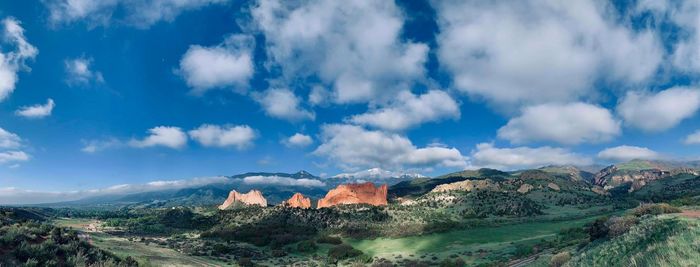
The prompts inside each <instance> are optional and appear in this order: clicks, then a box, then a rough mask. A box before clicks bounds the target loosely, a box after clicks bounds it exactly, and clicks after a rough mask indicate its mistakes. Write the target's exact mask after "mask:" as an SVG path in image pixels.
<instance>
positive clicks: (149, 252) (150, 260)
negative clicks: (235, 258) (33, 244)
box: [54, 219, 233, 266]
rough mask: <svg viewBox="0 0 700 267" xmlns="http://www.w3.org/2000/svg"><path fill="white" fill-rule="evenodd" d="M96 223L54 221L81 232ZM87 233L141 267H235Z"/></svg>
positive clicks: (66, 220) (78, 220)
mask: <svg viewBox="0 0 700 267" xmlns="http://www.w3.org/2000/svg"><path fill="white" fill-rule="evenodd" d="M94 222H95V221H94V220H89V219H58V220H55V221H54V223H55V224H56V225H58V226H63V227H71V228H73V229H76V230H80V231H86V229H87V228H86V226H87V225H89V224H91V223H94ZM86 233H87V234H89V236H90V239H91V240H90V241H91V243H92V244H93V245H95V246H96V247H98V248H101V249H104V250H106V251H109V252H111V253H114V254H115V255H117V256H119V257H123V258H125V257H127V256H131V257H132V258H134V259H136V260H137V261H138V262H139V264H140V265H141V266H233V265H232V264H233V263H226V262H219V261H212V260H210V259H207V258H203V257H195V256H189V255H186V254H183V253H180V252H178V251H175V250H173V249H170V248H166V247H161V246H158V245H156V244H149V245H146V244H144V243H140V242H136V241H129V240H128V239H126V238H123V237H118V236H113V235H110V234H107V233H104V232H100V231H96V232H86Z"/></svg>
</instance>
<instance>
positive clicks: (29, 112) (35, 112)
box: [15, 98, 56, 119]
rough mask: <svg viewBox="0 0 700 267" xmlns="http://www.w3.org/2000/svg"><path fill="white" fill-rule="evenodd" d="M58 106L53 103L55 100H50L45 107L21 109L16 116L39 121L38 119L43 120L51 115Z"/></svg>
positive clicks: (37, 106)
mask: <svg viewBox="0 0 700 267" xmlns="http://www.w3.org/2000/svg"><path fill="white" fill-rule="evenodd" d="M55 106H56V104H55V103H54V102H53V99H51V98H49V100H47V101H46V104H45V105H41V104H38V105H34V106H28V107H21V108H20V109H18V110H17V111H15V114H17V116H22V117H25V118H30V119H38V118H43V117H47V116H50V115H51V111H53V108H54V107H55Z"/></svg>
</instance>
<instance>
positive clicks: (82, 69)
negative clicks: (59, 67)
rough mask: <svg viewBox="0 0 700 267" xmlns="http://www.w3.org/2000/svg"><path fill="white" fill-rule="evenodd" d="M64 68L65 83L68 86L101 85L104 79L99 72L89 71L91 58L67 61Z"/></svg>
mask: <svg viewBox="0 0 700 267" xmlns="http://www.w3.org/2000/svg"><path fill="white" fill-rule="evenodd" d="M64 65H65V68H66V76H67V77H66V83H68V85H70V86H76V85H80V86H86V85H89V84H91V83H103V82H104V78H103V77H102V73H101V72H99V71H93V70H91V69H90V65H92V58H86V57H79V58H74V59H67V60H66V61H65V62H64Z"/></svg>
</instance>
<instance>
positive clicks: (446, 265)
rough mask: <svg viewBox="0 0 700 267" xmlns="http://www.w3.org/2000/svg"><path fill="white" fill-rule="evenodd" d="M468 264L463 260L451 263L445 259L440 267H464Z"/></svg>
mask: <svg viewBox="0 0 700 267" xmlns="http://www.w3.org/2000/svg"><path fill="white" fill-rule="evenodd" d="M463 266H466V263H465V262H464V260H462V259H461V258H459V259H456V260H454V261H451V260H450V259H445V260H443V261H442V262H440V267H463Z"/></svg>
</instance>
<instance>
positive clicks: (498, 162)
mask: <svg viewBox="0 0 700 267" xmlns="http://www.w3.org/2000/svg"><path fill="white" fill-rule="evenodd" d="M471 156H472V159H473V160H474V162H473V163H474V165H476V166H479V167H489V168H497V169H505V170H513V169H525V168H535V167H541V166H546V165H589V164H592V163H593V161H592V160H591V159H590V158H587V157H585V156H582V155H579V154H576V153H573V152H571V151H569V150H567V149H563V148H555V147H548V146H544V147H537V148H531V147H514V148H497V147H494V145H493V144H489V143H481V144H478V145H476V150H475V151H473V152H472V155H471Z"/></svg>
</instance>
